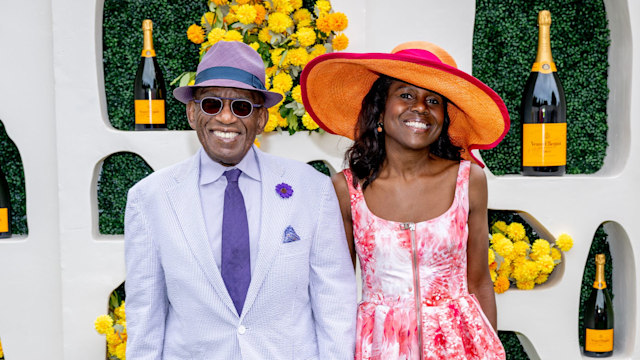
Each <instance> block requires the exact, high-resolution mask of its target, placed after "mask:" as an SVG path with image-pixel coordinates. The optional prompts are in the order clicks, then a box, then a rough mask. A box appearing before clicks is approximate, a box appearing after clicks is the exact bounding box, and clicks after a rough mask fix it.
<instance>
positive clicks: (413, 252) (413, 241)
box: [402, 222, 424, 360]
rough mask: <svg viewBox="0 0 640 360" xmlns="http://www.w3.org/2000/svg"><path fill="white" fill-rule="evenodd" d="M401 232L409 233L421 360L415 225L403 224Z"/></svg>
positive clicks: (420, 313)
mask: <svg viewBox="0 0 640 360" xmlns="http://www.w3.org/2000/svg"><path fill="white" fill-rule="evenodd" d="M402 229H403V230H409V231H411V255H412V259H411V262H412V264H413V293H414V295H415V303H416V317H417V322H416V324H417V325H418V347H419V349H420V360H422V359H423V352H424V348H423V341H422V294H421V291H420V264H419V262H418V244H416V224H415V223H411V222H408V223H403V224H402Z"/></svg>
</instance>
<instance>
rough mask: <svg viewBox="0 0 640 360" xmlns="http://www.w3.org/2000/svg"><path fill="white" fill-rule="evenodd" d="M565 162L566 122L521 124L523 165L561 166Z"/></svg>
mask: <svg viewBox="0 0 640 360" xmlns="http://www.w3.org/2000/svg"><path fill="white" fill-rule="evenodd" d="M566 163H567V123H551V124H544V123H543V124H524V125H523V127H522V165H523V166H563V165H565V164H566Z"/></svg>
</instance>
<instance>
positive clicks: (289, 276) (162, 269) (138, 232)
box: [125, 41, 356, 360]
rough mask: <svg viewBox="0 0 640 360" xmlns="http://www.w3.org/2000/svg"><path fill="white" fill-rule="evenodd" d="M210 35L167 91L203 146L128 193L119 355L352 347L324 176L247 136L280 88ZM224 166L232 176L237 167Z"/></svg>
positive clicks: (339, 248) (332, 206) (297, 352)
mask: <svg viewBox="0 0 640 360" xmlns="http://www.w3.org/2000/svg"><path fill="white" fill-rule="evenodd" d="M264 84H265V69H264V64H263V62H262V59H261V57H260V55H258V53H257V52H256V51H255V50H253V49H252V48H251V47H249V46H248V45H245V44H243V43H241V42H225V41H221V42H218V43H216V44H215V45H214V46H213V47H212V48H211V49H210V50H209V51H208V52H207V53H206V54H205V56H204V57H203V59H202V61H201V62H200V64H199V65H198V69H197V73H196V80H195V85H193V86H183V87H180V88H177V89H175V90H174V96H175V97H176V99H178V100H180V101H182V102H183V103H185V104H187V116H188V118H189V124H190V125H191V127H192V128H193V129H194V130H196V133H197V135H198V139H199V140H200V143H201V144H202V148H201V149H200V150H199V152H198V153H197V154H196V155H195V156H193V157H192V158H190V159H187V160H186V161H184V162H182V163H179V164H177V165H174V166H171V167H169V168H166V169H163V170H160V171H157V172H155V173H154V174H152V175H150V176H148V177H147V178H145V179H143V180H142V181H140V182H139V183H138V184H136V185H135V186H134V187H133V188H131V190H130V191H129V196H128V201H127V209H126V214H125V257H126V265H127V278H126V283H125V284H126V285H125V286H126V294H127V299H126V311H127V331H128V342H127V359H128V360H141V359H145V360H146V359H171V360H173V359H176V360H178V359H179V360H186V359H194V360H200V359H225V360H226V359H277V360H285V359H321V360H334V359H344V360H346V359H353V356H354V347H355V322H356V285H355V276H354V272H353V267H352V266H353V265H352V263H351V259H350V255H349V250H348V248H347V243H346V240H345V234H344V227H343V224H342V220H341V216H340V208H339V206H338V201H337V198H336V195H335V192H334V189H333V186H332V184H331V180H330V179H329V177H326V176H324V175H322V174H320V173H319V172H317V171H316V170H314V169H313V168H312V167H310V166H309V165H306V164H303V163H299V162H296V161H292V160H287V159H283V158H279V157H275V156H272V155H268V154H265V153H263V152H261V151H260V150H259V149H258V148H256V147H255V146H254V145H253V143H254V140H255V137H256V135H257V134H259V133H261V132H262V130H263V128H264V126H265V124H266V122H267V119H268V112H267V108H268V107H270V106H273V105H275V104H277V103H278V102H280V100H281V99H282V96H281V95H280V94H277V93H275V92H269V91H267V90H265V87H264ZM234 174H235V175H234Z"/></svg>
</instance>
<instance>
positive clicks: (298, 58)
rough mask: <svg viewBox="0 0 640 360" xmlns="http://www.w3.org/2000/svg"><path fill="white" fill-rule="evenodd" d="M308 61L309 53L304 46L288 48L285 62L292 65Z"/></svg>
mask: <svg viewBox="0 0 640 360" xmlns="http://www.w3.org/2000/svg"><path fill="white" fill-rule="evenodd" d="M308 61H309V54H308V53H307V49H305V48H296V49H290V50H289V51H288V52H287V58H286V60H285V62H286V63H287V64H291V65H293V66H304V65H306V64H307V62H308Z"/></svg>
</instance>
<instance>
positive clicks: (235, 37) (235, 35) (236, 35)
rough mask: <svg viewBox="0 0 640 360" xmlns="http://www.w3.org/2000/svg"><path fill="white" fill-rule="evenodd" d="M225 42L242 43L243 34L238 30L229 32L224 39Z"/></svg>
mask: <svg viewBox="0 0 640 360" xmlns="http://www.w3.org/2000/svg"><path fill="white" fill-rule="evenodd" d="M222 39H223V40H224V41H240V42H242V39H243V37H242V34H240V32H239V31H238V30H229V31H227V33H226V34H224V37H223V38H222Z"/></svg>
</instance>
